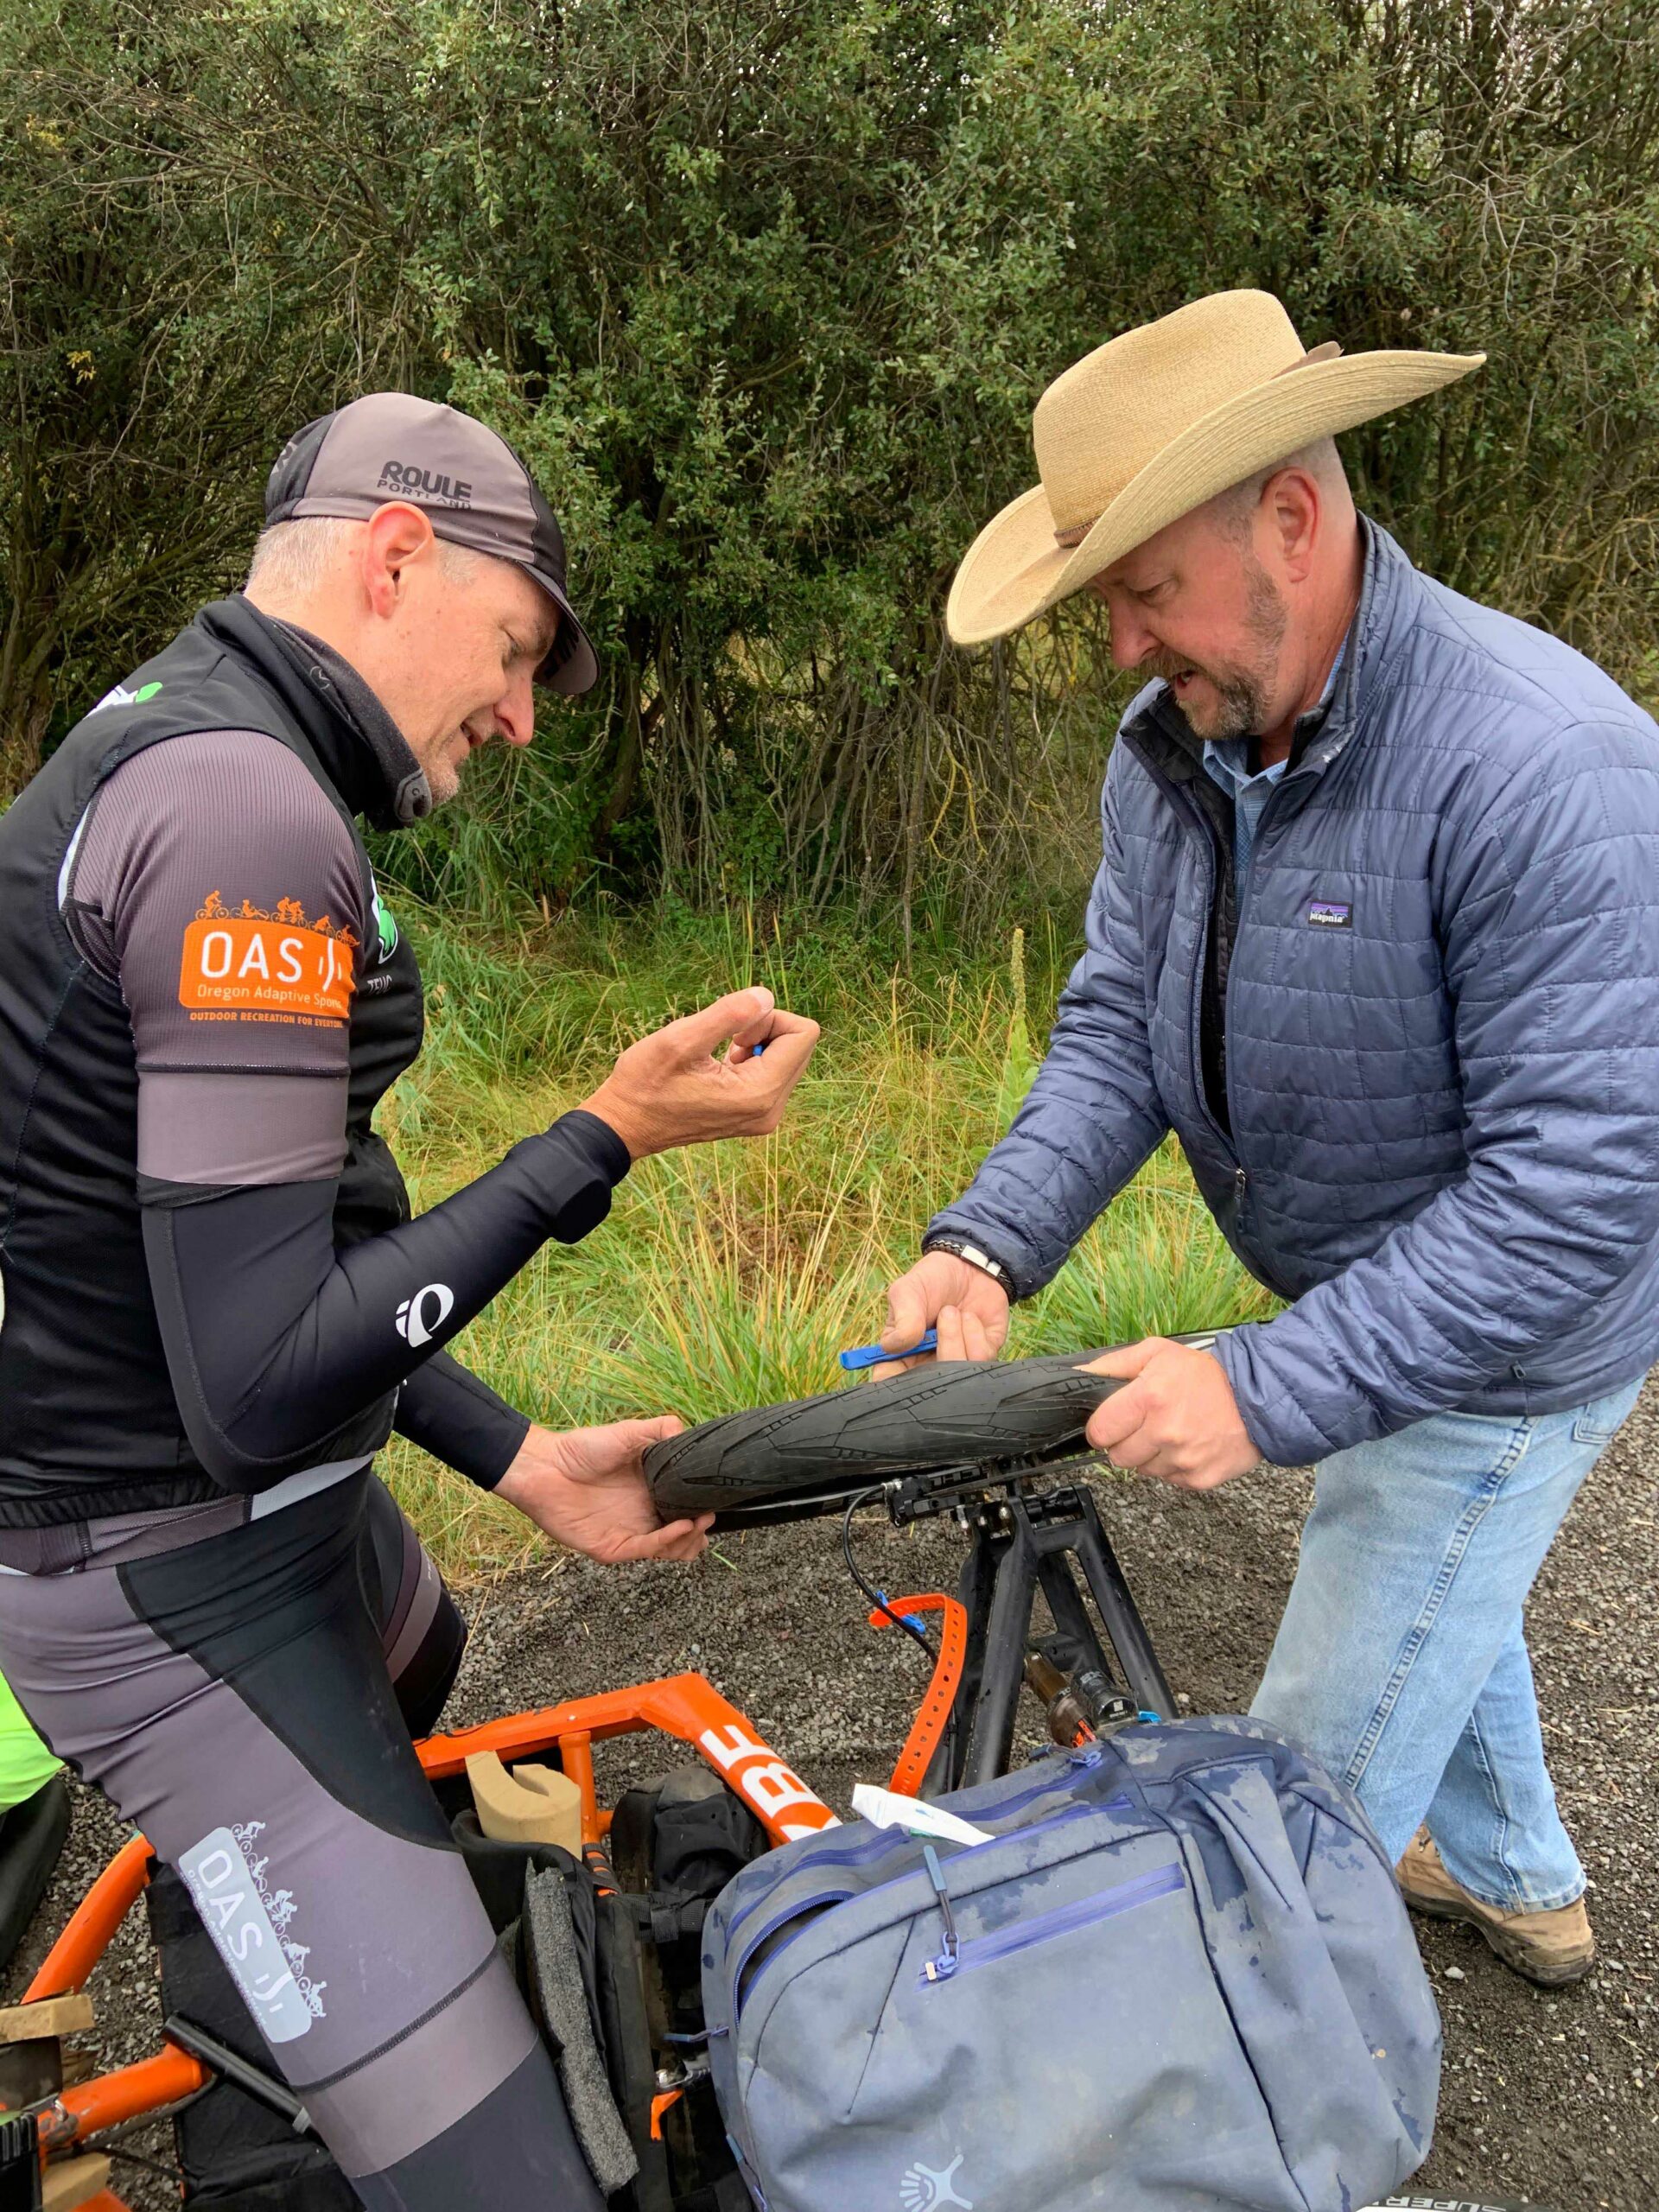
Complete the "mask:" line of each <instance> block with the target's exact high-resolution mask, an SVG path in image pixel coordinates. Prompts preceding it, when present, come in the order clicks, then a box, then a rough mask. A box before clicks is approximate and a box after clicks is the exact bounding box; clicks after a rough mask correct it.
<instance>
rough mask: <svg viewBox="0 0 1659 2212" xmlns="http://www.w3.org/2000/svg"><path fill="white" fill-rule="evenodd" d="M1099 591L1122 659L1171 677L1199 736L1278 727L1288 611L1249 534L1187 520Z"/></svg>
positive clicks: (1097, 584) (1097, 582)
mask: <svg viewBox="0 0 1659 2212" xmlns="http://www.w3.org/2000/svg"><path fill="white" fill-rule="evenodd" d="M1090 590H1091V591H1093V593H1094V594H1095V595H1096V598H1098V599H1100V600H1101V601H1103V602H1104V604H1105V606H1106V607H1107V609H1108V611H1109V614H1110V617H1111V629H1112V658H1113V659H1114V660H1115V661H1116V663H1117V664H1118V666H1119V667H1120V668H1128V669H1134V670H1135V671H1136V672H1137V673H1138V674H1140V675H1143V676H1154V677H1162V678H1163V679H1164V681H1165V682H1166V683H1167V684H1168V685H1169V688H1170V690H1171V692H1172V694H1173V696H1174V699H1175V702H1176V704H1177V705H1178V706H1179V708H1180V709H1181V712H1182V713H1183V714H1184V715H1185V717H1186V721H1187V723H1188V726H1189V728H1191V729H1192V732H1193V734H1194V735H1195V736H1198V737H1201V738H1214V739H1217V740H1220V739H1224V738H1230V737H1247V736H1255V735H1259V734H1261V733H1262V732H1263V731H1265V730H1268V729H1270V728H1272V727H1273V725H1274V721H1275V720H1276V719H1277V715H1278V711H1279V689H1280V684H1279V677H1280V662H1281V653H1282V650H1283V647H1284V642H1285V632H1286V627H1287V620H1288V616H1287V609H1286V606H1285V601H1284V599H1283V597H1282V595H1281V593H1280V590H1279V588H1278V586H1277V585H1276V584H1275V583H1274V579H1273V578H1272V576H1271V575H1268V571H1267V569H1265V568H1264V567H1263V566H1262V562H1261V560H1260V558H1259V557H1258V556H1257V554H1256V551H1255V547H1254V545H1253V544H1252V543H1251V541H1250V538H1249V534H1248V533H1247V532H1246V531H1241V530H1238V529H1236V528H1232V527H1228V526H1226V525H1225V524H1224V523H1222V522H1220V521H1218V520H1217V519H1216V518H1214V517H1213V516H1211V515H1209V514H1206V513H1205V512H1203V511H1200V512H1198V514H1196V515H1191V516H1185V517H1183V518H1182V520H1181V521H1180V522H1179V523H1173V524H1171V525H1170V526H1169V528H1168V529H1167V530H1165V531H1160V533H1159V534H1158V536H1157V537H1154V538H1150V539H1148V541H1147V543H1146V544H1145V545H1143V546H1140V547H1137V549H1136V550H1135V552H1133V553H1131V554H1129V555H1128V556H1127V557H1126V558H1125V559H1124V560H1122V561H1120V562H1118V563H1115V564H1114V566H1113V567H1112V568H1110V569H1108V570H1107V571H1106V573H1105V574H1104V575H1101V576H1096V578H1095V579H1094V580H1093V582H1092V583H1091V584H1090Z"/></svg>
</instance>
